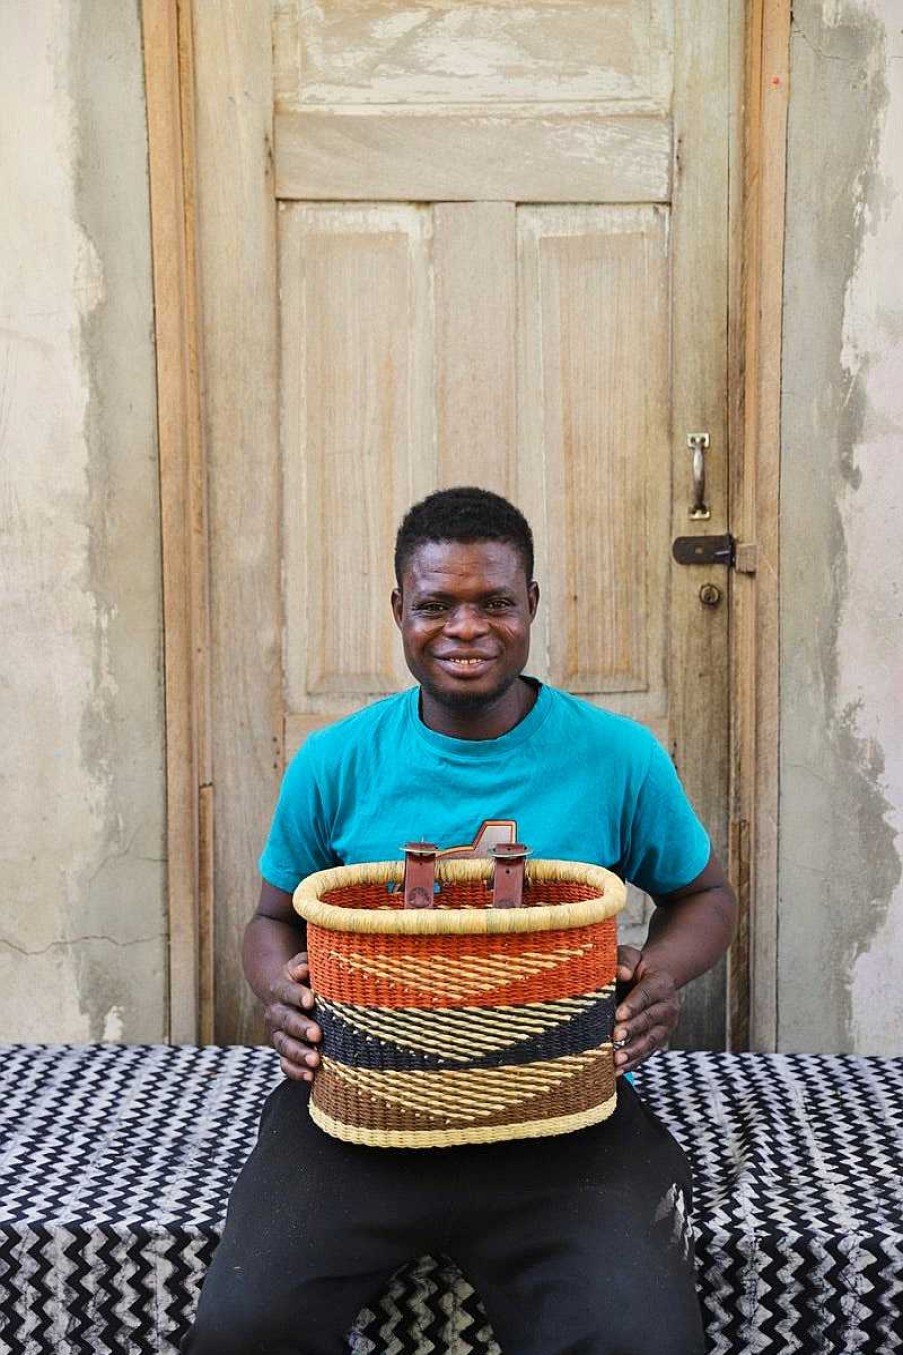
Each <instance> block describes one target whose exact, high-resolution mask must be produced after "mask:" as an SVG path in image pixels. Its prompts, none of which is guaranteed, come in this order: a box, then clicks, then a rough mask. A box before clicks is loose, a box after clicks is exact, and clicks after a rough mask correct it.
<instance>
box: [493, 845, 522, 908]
mask: <svg viewBox="0 0 903 1355" xmlns="http://www.w3.org/2000/svg"><path fill="white" fill-rule="evenodd" d="M491 855H492V859H493V862H494V863H495V864H494V869H493V872H492V906H493V908H520V907H521V905H522V904H523V901H524V863H525V861H526V859H527V857H528V856H529V855H530V849H529V847H525V846H524V844H523V843H522V842H497V843H496V844H495V846H494V847H493V848H492V853H491Z"/></svg>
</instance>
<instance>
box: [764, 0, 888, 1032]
mask: <svg viewBox="0 0 903 1355" xmlns="http://www.w3.org/2000/svg"><path fill="white" fill-rule="evenodd" d="M785 245H786V250H785V271H784V284H785V298H784V343H783V393H782V452H781V454H782V470H781V597H782V603H781V633H782V641H781V690H782V698H781V770H780V778H781V783H780V804H781V815H780V905H779V949H778V994H779V998H778V1040H779V1047H780V1048H781V1049H785V1050H793V1049H803V1050H829V1051H851V1052H859V1053H885V1054H891V1053H900V1051H901V1049H903V883H901V875H903V871H901V845H903V840H901V830H903V721H901V716H900V704H901V697H903V532H901V527H903V266H901V258H903V4H901V3H900V0H795V3H794V6H793V27H792V37H791V96H790V119H789V130H788V180H787V233H786V242H785Z"/></svg>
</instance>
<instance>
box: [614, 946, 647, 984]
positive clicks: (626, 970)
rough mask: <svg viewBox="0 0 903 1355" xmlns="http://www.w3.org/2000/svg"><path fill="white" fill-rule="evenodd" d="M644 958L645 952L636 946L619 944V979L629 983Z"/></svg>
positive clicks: (621, 981)
mask: <svg viewBox="0 0 903 1355" xmlns="http://www.w3.org/2000/svg"><path fill="white" fill-rule="evenodd" d="M642 958H643V952H642V951H641V950H638V949H637V948H636V946H618V973H617V977H618V981H619V982H620V983H629V982H630V980H631V979H632V978H633V976H634V974H635V973H636V969H637V965H638V964H639V963H640V960H642Z"/></svg>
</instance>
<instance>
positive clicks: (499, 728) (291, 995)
mask: <svg viewBox="0 0 903 1355" xmlns="http://www.w3.org/2000/svg"><path fill="white" fill-rule="evenodd" d="M395 566H396V582H397V586H396V588H395V590H394V592H393V594H392V608H393V612H394V616H395V621H396V623H397V625H398V628H399V630H400V632H401V638H402V643H403V645H404V653H405V659H406V661H407V664H408V667H409V669H410V671H411V673H412V675H413V676H414V678H415V679H416V682H417V686H416V687H414V688H411V689H409V690H408V691H406V692H402V693H401V694H399V695H397V696H393V697H389V698H388V699H386V700H385V701H381V702H378V703H376V704H375V705H373V706H370V707H368V708H366V709H364V710H362V711H359V712H358V713H357V714H356V715H353V716H351V717H350V718H349V719H347V720H343V721H341V722H340V723H338V724H337V725H334V726H332V727H331V728H330V729H327V730H323V731H321V732H320V733H318V734H315V735H312V736H311V737H310V738H309V739H308V741H307V743H306V744H305V745H304V747H303V748H302V749H301V751H300V753H299V754H298V756H297V757H296V759H295V760H294V762H293V763H292V765H291V766H290V768H289V770H288V771H287V773H286V777H285V780H284V782H283V787H282V791H281V794H280V799H279V804H278V805H277V809H276V814H275V817H274V820H273V825H272V828H271V831H270V835H269V839H268V841H267V845H266V848H265V850H264V853H263V856H262V858H261V871H262V875H263V884H262V887H261V894H260V902H259V904H258V908H257V914H256V916H255V917H254V918H253V919H252V921H251V922H250V924H249V926H248V929H247V933H246V937H245V946H244V967H245V973H246V975H247V977H248V980H249V982H250V983H251V985H252V987H253V988H254V991H255V992H256V993H257V995H258V996H259V997H260V999H261V1002H262V1003H263V1004H264V1007H265V1012H266V1024H267V1029H268V1032H269V1035H270V1038H271V1039H272V1043H273V1045H274V1046H275V1048H276V1049H277V1050H278V1052H279V1056H280V1061H281V1064H282V1069H283V1071H284V1072H285V1074H286V1081H285V1082H284V1083H283V1084H282V1085H281V1086H280V1087H279V1088H277V1090H276V1091H275V1092H274V1093H273V1095H272V1097H271V1098H270V1100H269V1101H268V1102H267V1105H266V1107H265V1109H264V1112H263V1116H262V1120H261V1127H260V1136H259V1140H258V1145H257V1147H256V1149H255V1151H254V1153H253V1155H252V1157H251V1158H250V1160H249V1162H248V1164H247V1166H246V1167H245V1169H244V1171H243V1173H242V1175H241V1177H240V1178H239V1181H238V1182H237V1184H236V1187H235V1190H234V1192H233V1196H232V1200H231V1202H230V1206H229V1217H228V1219H227V1223H226V1230H225V1234H224V1237H223V1241H222V1243H221V1245H220V1247H219V1249H218V1251H217V1253H216V1256H215V1258H214V1261H213V1264H212V1266H211V1270H210V1273H209V1275H208V1278H207V1282H206V1284H205V1287H204V1292H203V1294H202V1298H201V1303H200V1307H199V1311H198V1320H197V1324H196V1327H195V1330H194V1332H193V1334H192V1336H191V1337H190V1338H189V1341H188V1345H187V1348H186V1349H187V1351H188V1352H190V1355H230V1353H231V1352H235V1355H239V1352H240V1353H241V1355H250V1352H261V1355H263V1353H264V1352H268V1353H270V1355H277V1353H278V1355H340V1352H342V1350H343V1335H344V1333H345V1332H346V1331H347V1329H348V1328H349V1326H350V1325H351V1323H352V1321H353V1320H354V1318H355V1316H356V1315H357V1313H358V1311H359V1310H360V1308H361V1307H363V1306H364V1304H365V1303H366V1302H367V1301H368V1300H370V1299H372V1298H373V1297H374V1295H375V1294H376V1293H378V1292H379V1291H380V1289H381V1288H382V1287H383V1286H384V1285H385V1283H386V1281H387V1280H388V1278H389V1276H390V1275H391V1274H392V1272H393V1271H394V1270H395V1269H397V1268H398V1266H399V1265H401V1264H403V1263H404V1262H405V1261H406V1260H408V1259H410V1258H412V1257H414V1256H417V1255H419V1254H422V1253H424V1252H429V1251H434V1252H435V1251H443V1252H448V1253H450V1254H451V1255H453V1256H454V1257H455V1259H456V1260H457V1261H458V1263H459V1265H460V1266H461V1268H462V1269H463V1271H464V1272H465V1274H466V1275H467V1277H468V1279H469V1280H470V1282H471V1283H472V1284H473V1285H474V1286H475V1288H476V1289H477V1291H478V1292H479V1293H480V1295H481V1297H482V1299H483V1301H484V1303H485V1304H486V1307H487V1311H488V1314H489V1318H490V1321H491V1322H492V1324H493V1327H494V1329H495V1332H496V1336H497V1338H498V1341H499V1343H500V1345H501V1347H502V1351H503V1353H504V1355H628V1352H629V1355H653V1352H654V1355H697V1353H698V1352H699V1351H701V1350H702V1328H701V1322H700V1316H699V1310H698V1305H697V1302H696V1298H695V1292H694V1284H693V1263H692V1249H691V1247H690V1245H689V1241H688V1238H687V1233H686V1229H685V1228H681V1226H680V1224H681V1220H682V1219H684V1218H685V1215H686V1210H687V1208H688V1206H689V1200H690V1181H689V1172H688V1169H687V1164H686V1161H685V1159H684V1157H683V1154H682V1152H681V1150H680V1149H679V1147H678V1145H677V1144H676V1143H675V1142H674V1140H673V1139H672V1138H671V1137H670V1135H669V1134H668V1133H667V1131H666V1130H665V1129H664V1128H663V1126H662V1125H661V1124H660V1123H659V1122H658V1121H657V1120H655V1119H654V1117H653V1116H652V1115H651V1114H650V1113H649V1112H648V1111H647V1110H646V1109H645V1107H644V1106H643V1105H642V1102H641V1101H640V1100H639V1098H638V1097H637V1095H636V1093H635V1092H634V1090H633V1088H632V1087H631V1086H630V1083H629V1080H627V1079H624V1078H623V1077H622V1078H621V1079H620V1082H619V1093H618V1105H617V1109H616V1110H615V1112H614V1114H613V1115H612V1116H611V1118H610V1119H608V1120H606V1121H603V1123H601V1124H599V1125H596V1126H594V1127H592V1128H589V1129H584V1130H580V1131H578V1132H575V1133H572V1134H568V1135H564V1136H561V1137H557V1138H546V1139H537V1140H523V1141H519V1142H512V1143H498V1144H489V1145H477V1146H468V1147H458V1148H444V1149H435V1150H420V1151H418V1150H404V1149H376V1148H365V1147H360V1146H356V1145H350V1144H345V1143H342V1142H339V1141H338V1140H335V1139H332V1138H330V1137H329V1136H327V1135H326V1134H324V1133H322V1132H321V1131H320V1130H319V1129H317V1128H316V1126H314V1125H313V1124H312V1122H311V1120H310V1118H309V1116H308V1113H307V1096H308V1094H309V1086H308V1084H309V1083H310V1082H311V1081H312V1080H313V1078H314V1077H315V1076H316V1071H317V1067H318V1065H319V1054H318V1052H317V1045H318V1042H319V1040H320V1029H319V1027H318V1025H317V1023H316V1020H315V1013H314V996H313V994H312V993H311V991H310V988H309V986H308V979H309V973H308V969H307V957H306V954H305V952H304V948H303V928H302V925H301V923H300V920H299V919H298V917H297V916H296V915H295V913H294V912H293V909H292V891H293V889H294V888H295V886H296V885H297V883H298V881H299V880H300V879H301V878H303V876H305V875H307V874H309V873H310V872H311V871H314V870H320V869H324V868H326V867H329V866H333V865H337V864H355V863H357V862H361V861H367V860H386V859H391V858H397V857H398V856H399V846H400V844H401V843H402V842H404V841H406V840H407V839H409V838H411V837H412V836H413V837H417V836H421V837H423V838H425V839H426V840H429V841H431V842H435V843H437V844H438V845H439V846H440V847H441V848H444V849H452V850H454V849H457V852H458V853H463V852H464V851H466V850H467V847H468V844H470V846H471V848H472V849H473V850H476V851H480V850H481V849H484V848H485V845H486V843H487V842H488V841H490V840H491V839H493V838H495V840H498V836H499V835H500V834H501V835H503V836H504V834H505V833H506V832H507V833H508V834H509V835H510V838H511V840H514V838H515V837H516V838H518V839H519V840H521V841H523V842H526V843H528V844H529V846H530V847H531V848H532V849H533V851H534V854H535V855H536V856H537V857H557V858H563V859H569V860H587V861H594V862H597V863H598V864H601V865H604V866H607V867H610V868H611V869H613V870H615V871H616V872H618V873H619V874H621V875H623V876H625V877H626V878H628V879H632V880H634V881H635V882H636V883H637V884H638V885H640V886H641V887H642V888H644V889H646V890H647V891H648V892H650V893H651V894H652V895H653V897H654V898H655V901H656V903H657V904H658V905H659V906H658V907H657V909H656V912H655V914H654V916H653V920H652V924H651V926H650V929H649V938H648V940H647V943H646V945H645V947H644V949H643V951H642V952H640V951H638V950H636V949H635V948H633V947H629V946H625V947H622V948H621V950H620V951H619V956H618V959H619V969H618V978H619V981H620V983H621V985H622V988H623V991H624V996H623V998H622V1000H621V1004H620V1006H619V1007H618V1008H617V1011H616V1015H615V1020H616V1023H617V1024H616V1027H615V1032H614V1036H615V1041H616V1048H617V1053H616V1055H615V1059H616V1063H617V1067H618V1072H619V1073H621V1074H623V1073H627V1072H629V1071H630V1070H631V1069H632V1068H635V1067H636V1066H637V1065H638V1064H639V1063H641V1062H642V1061H643V1060H644V1059H645V1058H647V1057H648V1056H649V1055H650V1054H651V1053H652V1052H653V1051H654V1050H655V1049H657V1048H660V1047H661V1046H662V1044H663V1043H664V1042H665V1041H666V1039H667V1037H668V1034H669V1032H670V1031H671V1030H672V1029H673V1026H674V1024H675V1022H676V1019H677V1014H678V991H679V989H680V988H681V987H682V986H683V985H684V984H685V983H687V982H688V981H689V980H690V979H692V978H693V977H695V976H696V975H697V974H700V973H702V972H704V971H705V970H706V969H708V968H709V967H710V966H711V965H713V964H714V963H715V961H716V960H717V959H718V958H719V956H721V955H722V954H723V952H724V951H725V950H726V948H727V946H728V945H729V943H730V940H731V937H732V935H733V931H734V926H735V920H736V901H735V899H734V895H733V892H732V891H731V888H730V886H729V885H728V883H727V881H726V880H725V877H724V874H723V871H722V869H721V867H720V866H719V864H718V862H717V861H716V860H715V858H714V856H713V854H712V852H711V849H710V846H709V840H708V836H707V834H706V832H705V830H704V829H703V827H702V825H701V824H700V823H699V821H698V820H697V818H696V816H695V814H694V812H693V810H692V808H691V807H690V805H689V802H688V801H687V799H686V796H685V795H684V793H683V791H682V789H681V787H680V784H679V782H678V780H677V776H676V774H675V773H674V770H673V767H672V765H671V762H670V760H669V759H668V757H667V755H666V754H665V753H664V752H663V751H662V749H661V748H660V747H659V745H658V744H657V743H656V741H655V740H654V738H653V737H652V736H651V735H650V734H649V733H648V732H647V731H646V730H645V729H643V728H642V727H641V726H639V725H636V724H634V723H633V722H632V721H629V720H626V719H623V718H621V717H618V716H615V715H611V714H609V713H607V712H604V711H600V710H597V709H595V708H593V707H591V706H589V705H588V704H587V703H585V702H582V701H579V700H577V699H575V698H573V697H571V696H568V695H567V694H566V693H564V692H557V691H555V690H553V689H552V688H549V687H545V686H542V685H541V684H540V683H538V682H537V681H535V679H532V678H530V677H527V676H525V675H524V668H525V666H526V663H527V656H528V652H529V639H530V627H531V625H532V622H533V619H534V617H535V615H536V609H537V605H538V602H539V588H538V586H537V584H536V582H535V580H534V579H533V542H532V536H531V533H530V528H529V526H528V524H527V523H526V521H525V519H524V518H523V517H522V515H521V514H520V513H519V512H518V510H517V509H516V508H514V507H513V506H512V505H511V504H509V503H508V502H507V501H506V500H505V499H502V498H500V497H499V496H497V495H495V494H491V493H489V492H488V491H485V490H478V489H468V488H462V489H451V490H445V491H441V492H439V493H437V494H433V495H431V496H430V497H429V498H427V499H425V500H424V501H423V502H422V503H420V504H417V505H415V507H414V508H412V509H411V511H410V512H409V513H408V515H407V517H406V518H405V520H404V522H403V523H402V525H401V527H400V529H399V533H398V538H397V543H396V558H395Z"/></svg>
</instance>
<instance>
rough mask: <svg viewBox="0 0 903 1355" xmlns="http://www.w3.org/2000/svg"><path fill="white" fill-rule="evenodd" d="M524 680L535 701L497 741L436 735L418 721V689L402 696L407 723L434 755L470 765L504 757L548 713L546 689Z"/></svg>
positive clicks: (549, 704)
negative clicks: (404, 701)
mask: <svg viewBox="0 0 903 1355" xmlns="http://www.w3.org/2000/svg"><path fill="white" fill-rule="evenodd" d="M524 677H525V678H526V679H527V681H528V682H532V683H534V684H535V686H536V688H537V693H536V700H535V701H534V703H533V706H532V709H530V710H528V711H527V714H526V715H525V716H524V718H523V719H522V720H519V721H518V723H517V724H516V725H515V726H514V728H513V729H509V730H508V732H507V733H505V734H500V735H499V737H498V738H497V739H456V738H453V737H452V735H450V734H440V733H438V731H437V730H435V729H430V728H429V726H428V725H425V724H424V723H423V721H422V720H421V718H420V688H419V687H410V688H409V689H408V691H407V693H406V696H407V712H408V719H409V720H410V723H411V725H412V727H413V729H414V732H415V733H416V735H417V736H418V738H420V739H422V740H423V741H424V743H426V744H428V745H429V746H430V747H431V748H434V749H435V750H436V752H438V753H444V754H445V755H446V756H451V757H455V758H459V759H461V760H466V761H470V762H482V761H485V759H487V758H492V757H497V756H498V755H499V754H500V753H507V752H509V751H510V750H511V749H512V748H517V747H519V746H520V744H522V743H525V742H526V741H527V739H529V738H531V737H532V736H533V735H534V734H535V733H536V731H537V729H539V727H540V725H541V724H543V722H544V721H545V718H546V716H547V715H548V713H549V710H550V707H551V702H552V696H551V692H550V690H549V688H548V687H546V686H545V685H544V684H543V683H541V682H540V681H539V680H538V679H537V678H533V677H528V676H527V674H526V673H525V674H524Z"/></svg>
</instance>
